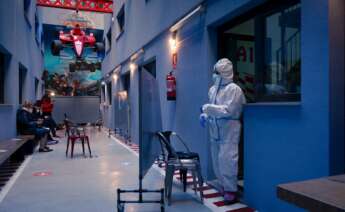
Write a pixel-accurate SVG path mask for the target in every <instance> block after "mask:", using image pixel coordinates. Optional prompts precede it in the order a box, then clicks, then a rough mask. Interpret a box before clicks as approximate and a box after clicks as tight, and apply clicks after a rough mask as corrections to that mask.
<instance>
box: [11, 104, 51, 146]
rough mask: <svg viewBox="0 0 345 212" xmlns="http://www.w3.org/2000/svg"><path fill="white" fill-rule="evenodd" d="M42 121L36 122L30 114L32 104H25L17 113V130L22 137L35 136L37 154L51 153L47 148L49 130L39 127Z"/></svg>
mask: <svg viewBox="0 0 345 212" xmlns="http://www.w3.org/2000/svg"><path fill="white" fill-rule="evenodd" d="M42 123H43V120H41V119H40V120H38V121H36V120H35V119H34V116H33V114H32V104H31V103H29V102H25V103H24V104H23V106H22V107H21V108H20V109H18V111H17V130H18V132H19V133H20V134H22V135H28V134H29V135H32V134H33V135H35V138H36V139H37V140H39V145H40V146H39V152H50V151H53V150H52V149H50V148H49V147H47V138H48V134H49V129H47V128H43V127H40V125H41V124H42Z"/></svg>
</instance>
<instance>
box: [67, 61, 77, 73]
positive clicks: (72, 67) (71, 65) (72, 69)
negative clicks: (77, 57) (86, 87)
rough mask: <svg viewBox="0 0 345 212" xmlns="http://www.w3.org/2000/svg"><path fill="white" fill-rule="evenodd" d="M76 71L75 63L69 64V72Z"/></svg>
mask: <svg viewBox="0 0 345 212" xmlns="http://www.w3.org/2000/svg"><path fill="white" fill-rule="evenodd" d="M75 69H76V65H75V63H70V64H69V72H75Z"/></svg>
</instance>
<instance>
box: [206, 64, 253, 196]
mask: <svg viewBox="0 0 345 212" xmlns="http://www.w3.org/2000/svg"><path fill="white" fill-rule="evenodd" d="M214 70H215V71H216V72H218V73H219V74H220V79H219V80H217V81H216V82H215V84H214V85H213V86H212V87H211V88H210V90H209V94H208V96H209V101H210V104H205V105H203V108H202V109H203V114H201V116H205V115H206V116H207V120H208V124H209V131H210V137H211V154H212V155H211V156H212V162H213V170H214V173H215V175H216V177H217V178H218V180H219V181H220V183H221V184H222V186H223V188H224V191H228V192H236V191H237V172H238V143H239V140H240V133H241V122H240V120H239V119H240V117H241V113H242V107H243V104H245V103H246V100H245V97H244V94H243V92H242V90H241V88H240V87H239V86H238V85H236V84H235V83H233V68H232V63H231V61H230V60H228V59H226V58H224V59H221V60H219V61H218V62H217V63H216V65H215V66H214Z"/></svg>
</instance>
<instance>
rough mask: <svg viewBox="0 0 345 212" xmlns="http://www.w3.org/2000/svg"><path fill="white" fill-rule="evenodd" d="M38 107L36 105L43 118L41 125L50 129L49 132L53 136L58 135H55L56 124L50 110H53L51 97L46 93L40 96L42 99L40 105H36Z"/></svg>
mask: <svg viewBox="0 0 345 212" xmlns="http://www.w3.org/2000/svg"><path fill="white" fill-rule="evenodd" d="M37 106H39V107H40V108H39V107H37V109H38V110H39V109H40V111H41V112H42V113H41V114H42V117H43V118H44V122H43V125H44V126H45V127H49V129H50V130H51V133H52V134H53V137H58V136H57V135H56V128H57V124H56V122H55V120H54V119H53V116H52V112H53V107H54V105H53V103H52V100H51V98H50V97H49V95H48V94H45V95H44V96H43V97H42V100H41V101H40V105H37Z"/></svg>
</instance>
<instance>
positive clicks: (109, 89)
mask: <svg viewBox="0 0 345 212" xmlns="http://www.w3.org/2000/svg"><path fill="white" fill-rule="evenodd" d="M106 86H107V87H106V90H107V97H106V98H107V103H108V105H112V101H113V98H112V97H113V96H112V95H113V94H112V93H113V91H112V87H113V86H112V82H111V81H109V82H107V83H106Z"/></svg>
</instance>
